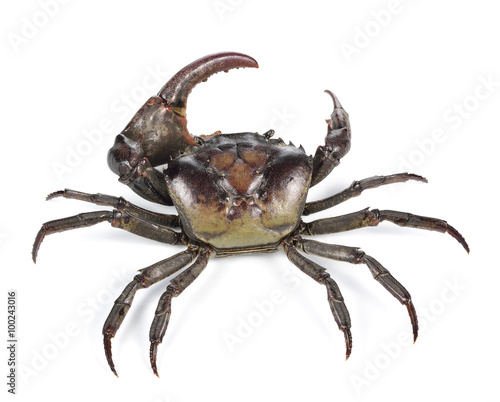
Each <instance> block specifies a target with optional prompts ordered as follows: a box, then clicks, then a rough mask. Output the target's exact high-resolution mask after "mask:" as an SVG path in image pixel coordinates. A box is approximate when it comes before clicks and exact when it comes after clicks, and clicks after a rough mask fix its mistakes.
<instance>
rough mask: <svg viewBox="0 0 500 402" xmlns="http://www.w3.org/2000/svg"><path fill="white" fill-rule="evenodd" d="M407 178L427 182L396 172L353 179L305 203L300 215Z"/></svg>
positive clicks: (408, 174) (323, 208)
mask: <svg viewBox="0 0 500 402" xmlns="http://www.w3.org/2000/svg"><path fill="white" fill-rule="evenodd" d="M408 180H416V181H421V182H424V183H427V179H426V178H425V177H422V176H419V175H416V174H413V173H396V174H392V175H388V176H372V177H368V178H366V179H362V180H355V181H354V182H353V183H352V184H351V185H350V186H349V187H348V188H346V189H345V190H343V191H341V192H340V193H337V194H335V195H332V196H331V197H328V198H324V199H322V200H318V201H313V202H308V203H306V205H305V207H304V212H303V213H302V215H309V214H314V213H316V212H319V211H323V210H325V209H328V208H331V207H334V206H335V205H338V204H340V203H342V202H344V201H347V200H349V199H351V198H353V197H357V196H358V195H360V194H361V193H362V192H363V191H364V190H368V189H370V188H376V187H380V186H384V185H386V184H393V183H402V182H405V181H408Z"/></svg>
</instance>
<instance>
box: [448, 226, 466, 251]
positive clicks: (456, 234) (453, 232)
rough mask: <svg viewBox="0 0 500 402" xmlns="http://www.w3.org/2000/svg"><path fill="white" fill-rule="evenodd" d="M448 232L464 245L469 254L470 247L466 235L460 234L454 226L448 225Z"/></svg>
mask: <svg viewBox="0 0 500 402" xmlns="http://www.w3.org/2000/svg"><path fill="white" fill-rule="evenodd" d="M446 231H447V232H448V234H450V235H451V236H452V237H453V238H454V239H455V240H456V241H458V242H459V243H460V244H461V245H462V247H463V248H464V249H465V251H467V254H469V253H470V248H469V245H468V244H467V242H466V241H465V239H464V237H463V236H462V235H461V234H460V232H459V231H458V230H457V229H455V228H454V227H453V226H451V225H448V228H447V230H446Z"/></svg>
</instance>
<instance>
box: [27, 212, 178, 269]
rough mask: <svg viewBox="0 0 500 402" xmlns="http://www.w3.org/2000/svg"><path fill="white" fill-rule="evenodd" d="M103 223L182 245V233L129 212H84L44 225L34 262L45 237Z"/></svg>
mask: <svg viewBox="0 0 500 402" xmlns="http://www.w3.org/2000/svg"><path fill="white" fill-rule="evenodd" d="M101 222H109V223H111V226H113V227H115V228H120V229H123V230H126V231H127V232H131V233H134V234H136V235H139V236H142V237H146V238H148V239H152V240H156V241H159V242H162V243H167V244H179V243H180V241H179V237H180V233H178V232H175V231H173V230H172V229H169V228H167V227H164V226H161V225H158V224H155V223H152V222H149V221H147V220H143V219H140V218H138V217H135V216H133V215H131V214H130V213H129V212H127V211H124V212H120V211H118V210H116V209H115V210H113V211H96V212H84V213H82V214H78V215H75V216H70V217H68V218H63V219H56V220H54V221H50V222H46V223H44V224H43V225H42V227H41V229H40V230H39V231H38V234H37V235H36V238H35V242H34V243H33V250H32V253H31V255H32V257H33V262H35V263H36V257H37V255H38V249H39V248H40V244H41V243H42V241H43V239H44V238H45V236H47V235H50V234H52V233H59V232H64V231H66V230H71V229H78V228H84V227H88V226H93V225H96V224H98V223H101Z"/></svg>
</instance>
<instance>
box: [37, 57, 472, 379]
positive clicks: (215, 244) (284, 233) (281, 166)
mask: <svg viewBox="0 0 500 402" xmlns="http://www.w3.org/2000/svg"><path fill="white" fill-rule="evenodd" d="M242 67H254V68H256V67H258V64H257V62H256V61H255V60H254V59H253V58H252V57H250V56H247V55H244V54H241V53H235V52H223V53H217V54H212V55H209V56H205V57H202V58H200V59H198V60H196V61H194V62H193V63H191V64H189V65H187V66H186V67H184V68H183V69H181V70H180V71H179V72H178V73H177V74H175V75H174V76H173V77H172V78H171V79H170V80H169V81H168V82H167V83H166V84H165V86H163V88H161V90H160V91H159V93H158V96H153V97H151V98H150V99H149V100H148V101H147V102H146V103H145V104H144V106H142V107H141V108H140V109H139V111H138V112H137V113H136V114H135V116H134V117H133V118H132V120H131V121H130V123H129V124H128V125H127V126H126V127H125V129H124V130H123V132H122V133H120V134H119V135H118V136H117V137H116V140H115V143H114V145H113V146H112V148H111V149H110V150H109V152H108V165H109V167H110V168H111V170H112V171H113V172H114V173H116V174H117V175H118V176H119V181H120V182H122V183H124V184H126V185H127V186H129V187H130V188H131V189H132V190H133V191H134V192H135V193H137V194H138V195H140V196H141V197H143V198H145V199H146V200H148V201H152V202H155V203H159V204H163V205H167V206H174V207H175V209H176V211H177V214H178V215H171V214H162V213H157V212H151V211H148V210H145V209H143V208H140V207H138V206H136V205H134V204H132V203H130V202H128V201H127V200H125V199H124V198H122V197H115V196H110V195H105V194H99V193H98V194H88V193H83V192H79V191H74V190H69V189H66V190H62V191H56V192H54V193H51V194H49V195H48V196H47V199H48V200H49V199H53V198H56V197H65V198H69V199H77V200H81V201H86V202H90V203H94V204H97V205H102V206H107V207H112V208H113V210H112V211H109V210H102V211H97V212H85V213H81V214H78V215H75V216H72V217H67V218H63V219H58V220H53V221H49V222H46V223H44V224H43V225H42V227H41V229H40V231H39V232H38V234H37V236H36V239H35V242H34V245H33V250H32V257H33V261H34V262H36V258H37V253H38V250H39V247H40V244H41V242H42V240H43V239H44V238H45V236H47V235H49V234H52V233H57V232H62V231H66V230H70V229H76V228H82V227H88V226H92V225H95V224H97V223H100V222H109V223H110V224H111V226H112V227H115V228H119V229H123V230H125V231H128V232H131V233H133V234H136V235H139V236H143V237H146V238H149V239H152V240H156V241H159V242H162V243H167V244H172V245H184V246H185V247H186V249H185V250H184V251H181V252H179V253H177V254H175V255H173V256H171V257H169V258H167V259H165V260H162V261H160V262H157V263H155V264H153V265H151V266H149V267H147V268H144V269H141V270H140V271H139V274H137V275H136V276H135V277H134V279H133V280H132V281H131V282H130V283H129V284H128V285H127V286H126V287H125V289H124V290H123V292H122V293H121V295H120V296H119V297H118V298H117V299H116V301H115V302H114V305H113V308H112V310H111V312H110V314H109V316H108V318H107V320H106V322H105V324H104V328H103V337H104V351H105V356H106V359H107V362H108V364H109V367H110V368H111V370H112V372H113V373H114V374H115V375H117V372H116V369H115V365H114V363H113V359H112V354H111V339H112V338H113V337H114V336H115V335H116V333H117V331H118V329H119V327H120V325H121V323H122V322H123V320H124V318H125V316H126V315H127V312H128V311H129V309H130V307H131V305H132V301H133V299H134V296H135V294H136V292H137V291H138V290H139V289H144V288H147V287H149V286H151V285H152V284H154V283H156V282H159V281H161V280H163V279H166V278H168V277H170V276H172V275H174V274H175V273H177V272H178V271H180V270H181V269H183V268H184V267H186V266H188V267H187V268H186V269H185V270H184V271H182V272H181V273H179V274H178V275H177V276H175V277H174V278H173V279H171V280H170V283H169V284H168V286H167V287H166V291H165V292H164V293H163V294H162V295H161V297H160V300H159V303H158V307H157V309H156V312H155V315H154V319H153V322H152V325H151V329H150V332H149V338H150V342H151V346H150V363H151V367H152V370H153V372H154V374H156V375H157V376H158V370H157V363H156V360H157V348H158V345H159V344H160V343H161V342H162V340H163V337H164V335H165V331H166V329H167V326H168V323H169V319H170V315H171V304H172V299H173V298H174V297H177V296H179V295H180V294H181V293H182V292H183V291H184V290H185V289H186V288H187V287H188V286H189V285H190V284H191V283H192V282H193V281H194V280H195V279H196V278H197V277H198V276H199V275H200V274H201V272H202V271H203V270H204V269H205V267H206V265H207V263H208V261H209V259H210V257H213V256H215V257H225V256H232V255H235V254H244V253H268V252H274V251H277V250H280V249H281V250H283V251H284V252H285V254H286V256H287V257H288V259H289V260H290V262H291V263H292V264H294V265H295V266H296V267H297V268H299V269H300V270H301V271H302V272H304V273H305V274H306V275H308V276H310V277H311V278H312V279H314V280H315V281H317V282H318V283H320V284H321V285H324V286H325V288H326V291H327V298H328V303H329V305H330V308H331V311H332V313H333V317H334V319H335V321H336V323H337V325H338V327H339V329H340V330H341V331H342V332H343V335H344V340H345V348H346V353H345V357H346V359H347V358H349V356H350V354H351V350H352V336H351V330H350V328H351V320H350V316H349V312H348V310H347V307H346V305H345V303H344V298H343V297H342V294H341V292H340V289H339V287H338V285H337V283H336V282H335V281H334V280H333V279H332V278H331V276H330V275H329V274H328V272H327V271H326V269H325V268H324V267H322V266H321V265H319V264H317V263H316V262H314V261H312V260H310V259H308V258H306V257H305V256H304V254H313V255H316V256H321V257H325V258H328V259H331V260H335V261H345V262H349V263H351V264H364V265H366V266H367V267H368V269H369V270H370V272H371V274H372V275H373V277H374V279H375V280H376V281H377V282H379V283H380V284H381V285H382V286H383V287H384V288H385V289H387V290H388V291H389V293H391V294H392V295H393V296H394V297H395V298H396V299H397V300H398V301H399V302H400V303H401V304H403V305H404V306H406V308H407V310H408V314H409V316H410V321H411V325H412V330H413V339H414V341H415V340H416V339H417V335H418V320H417V314H416V311H415V307H414V305H413V303H412V299H411V296H410V293H409V292H408V291H407V290H406V289H405V288H404V286H403V285H401V284H400V283H399V282H398V281H397V280H396V279H395V278H394V277H393V276H392V275H391V273H390V272H389V271H388V270H387V269H386V268H385V267H384V266H382V265H381V264H380V263H379V262H378V261H377V260H376V259H374V258H373V257H371V256H369V255H367V254H365V253H364V252H363V251H362V250H361V249H359V248H357V247H348V246H343V245H334V244H327V243H322V242H319V241H315V240H311V239H307V238H305V236H314V235H321V234H330V233H337V232H343V231H348V230H353V229H358V228H363V227H366V226H376V225H378V224H379V223H381V222H383V221H387V222H392V223H394V224H396V225H399V226H404V227H411V228H418V229H428V230H433V231H438V232H442V233H448V234H450V235H451V236H452V237H454V238H455V239H456V240H457V241H458V242H459V243H460V244H461V245H462V246H463V247H464V248H465V250H466V251H467V252H469V246H468V245H467V243H466V241H465V239H464V238H463V237H462V235H461V234H460V233H459V232H458V231H457V230H456V229H454V228H453V227H452V226H451V225H449V224H448V223H447V222H446V221H444V220H442V219H436V218H430V217H425V216H418V215H414V214H411V213H408V212H399V211H392V210H379V209H369V208H366V209H362V210H360V211H357V212H353V213H350V214H346V215H341V216H335V217H330V218H325V219H317V220H312V221H308V222H305V221H303V220H302V216H306V215H310V214H313V213H316V212H319V211H323V210H326V209H328V208H331V207H333V206H335V205H337V204H340V203H342V202H344V201H347V200H349V199H351V198H353V197H356V196H359V195H360V194H361V193H362V192H363V191H364V190H368V189H372V188H375V187H379V186H384V185H388V184H392V183H400V182H406V181H409V180H414V181H420V182H426V181H427V180H426V179H425V178H424V177H422V176H419V175H416V174H412V173H398V174H393V175H387V176H373V177H369V178H366V179H363V180H357V181H354V182H353V183H352V184H351V186H350V187H348V188H347V189H345V190H344V191H341V192H339V193H337V194H334V195H332V196H331V197H328V198H325V199H322V200H319V201H312V202H308V201H307V194H308V191H309V189H310V188H311V187H313V186H315V185H317V184H318V183H320V182H321V181H322V180H323V179H324V178H325V177H326V176H327V175H328V174H329V173H330V172H331V171H332V170H333V169H334V168H335V167H336V166H337V165H338V164H339V161H340V159H341V158H342V157H343V156H344V155H345V154H346V153H347V152H348V151H349V149H350V144H351V127H350V123H349V115H348V114H347V112H346V111H345V110H344V108H343V107H342V105H341V103H340V102H339V100H338V99H337V97H336V96H335V95H334V94H333V93H332V92H330V91H328V90H327V91H325V92H326V93H328V94H329V95H330V96H331V98H332V100H333V112H332V114H331V116H330V119H328V120H327V134H326V137H325V143H324V145H321V146H319V147H318V148H317V149H316V152H315V154H314V156H312V155H307V154H306V152H305V151H304V149H303V147H302V146H300V147H296V146H294V145H293V144H292V143H289V144H286V143H285V142H284V141H283V140H281V139H275V138H272V136H273V134H274V131H273V130H270V131H268V132H266V133H264V134H259V133H255V132H245V133H236V134H222V133H220V132H216V133H214V134H211V135H200V136H193V135H191V134H190V132H189V131H188V129H187V120H186V105H187V99H188V95H189V93H190V92H191V90H192V89H193V87H194V86H195V85H196V84H198V83H199V82H201V81H205V80H206V79H207V78H208V77H209V76H211V75H213V74H214V73H217V72H221V71H225V72H227V71H228V70H230V69H234V68H242ZM162 166H163V171H161V170H160V169H159V167H162ZM193 261H194V262H193ZM190 264H191V265H190Z"/></svg>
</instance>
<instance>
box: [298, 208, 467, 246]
mask: <svg viewBox="0 0 500 402" xmlns="http://www.w3.org/2000/svg"><path fill="white" fill-rule="evenodd" d="M382 221H389V222H392V223H395V224H396V225H399V226H404V227H410V228H417V229H427V230H433V231H436V232H441V233H448V234H450V236H452V237H453V238H455V239H456V240H457V241H458V242H459V243H460V244H461V245H462V246H463V248H464V249H465V250H466V251H467V252H469V246H468V245H467V242H466V241H465V239H464V238H463V237H462V235H461V234H460V233H459V232H458V230H456V229H455V228H454V227H452V226H451V225H449V224H448V223H447V222H446V221H444V220H442V219H437V218H429V217H427V216H419V215H414V214H411V213H408V212H400V211H391V210H388V209H387V210H378V209H369V208H365V209H362V210H361V211H358V212H353V213H351V214H346V215H341V216H336V217H333V218H325V219H317V220H315V221H312V222H308V223H304V226H303V230H302V233H305V234H308V235H317V234H327V233H337V232H345V231H347V230H353V229H359V228H363V227H366V226H377V225H378V224H379V223H380V222H382Z"/></svg>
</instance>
